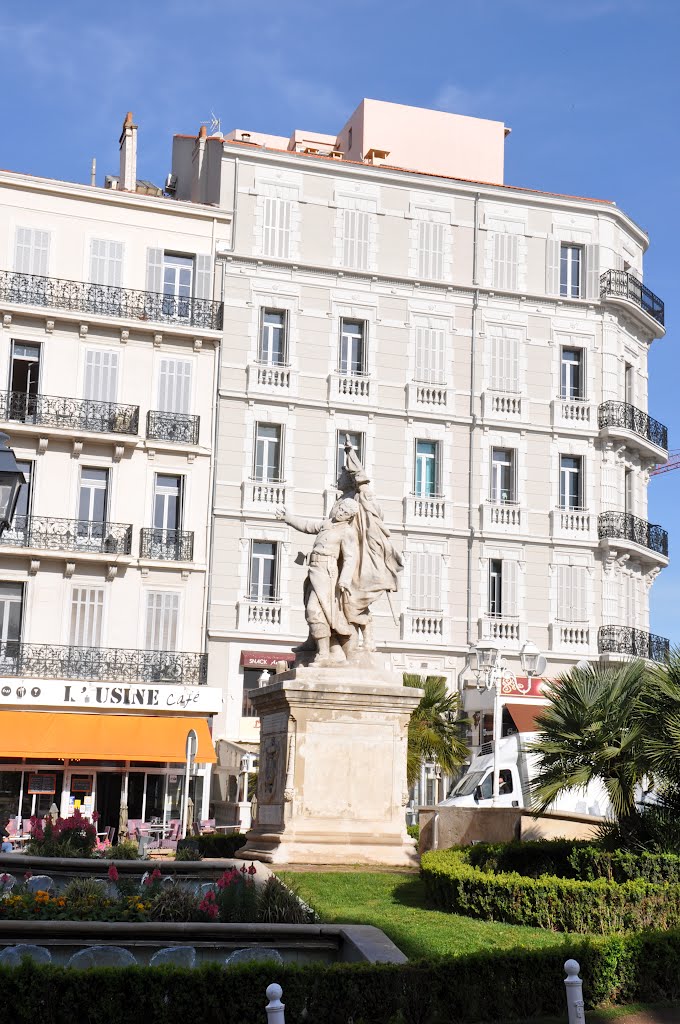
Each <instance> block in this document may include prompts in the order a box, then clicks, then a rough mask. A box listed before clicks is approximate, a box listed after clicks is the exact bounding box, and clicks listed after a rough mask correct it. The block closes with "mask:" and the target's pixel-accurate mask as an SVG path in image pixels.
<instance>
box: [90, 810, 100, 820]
mask: <svg viewBox="0 0 680 1024" xmlns="http://www.w3.org/2000/svg"><path fill="white" fill-rule="evenodd" d="M99 818H100V814H99V811H94V812H93V814H92V820H93V821H99Z"/></svg>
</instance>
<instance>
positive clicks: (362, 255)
mask: <svg viewBox="0 0 680 1024" xmlns="http://www.w3.org/2000/svg"><path fill="white" fill-rule="evenodd" d="M370 224H371V214H370V213H367V212H365V211H364V210H343V211H342V263H343V266H345V267H351V268H352V269H354V270H368V248H369V239H370Z"/></svg>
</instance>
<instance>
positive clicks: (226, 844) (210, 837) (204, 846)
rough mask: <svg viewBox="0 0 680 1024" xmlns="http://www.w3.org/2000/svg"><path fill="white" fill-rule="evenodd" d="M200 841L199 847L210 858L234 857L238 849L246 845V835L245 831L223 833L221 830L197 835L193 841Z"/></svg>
mask: <svg viewBox="0 0 680 1024" xmlns="http://www.w3.org/2000/svg"><path fill="white" fill-rule="evenodd" d="M193 841H195V842H197V843H198V848H199V850H200V851H201V853H202V854H203V856H204V857H206V858H207V859H208V860H211V859H213V858H223V857H224V858H231V857H234V856H235V854H236V851H237V850H240V849H241V847H242V846H244V845H245V841H246V837H245V834H244V833H243V832H235V833H231V834H230V835H221V834H220V833H219V832H210V833H208V834H207V835H204V836H195V837H194V838H193V839H192V842H193Z"/></svg>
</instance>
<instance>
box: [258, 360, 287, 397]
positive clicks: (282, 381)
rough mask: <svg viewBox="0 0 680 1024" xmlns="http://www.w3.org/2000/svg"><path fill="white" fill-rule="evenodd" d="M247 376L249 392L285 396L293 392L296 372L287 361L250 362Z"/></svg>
mask: <svg viewBox="0 0 680 1024" xmlns="http://www.w3.org/2000/svg"><path fill="white" fill-rule="evenodd" d="M247 376H248V382H247V387H248V393H249V394H250V393H255V394H259V395H272V396H276V395H281V396H282V397H284V398H286V397H288V396H289V395H292V394H293V393H294V392H295V384H296V374H295V373H294V371H293V370H291V368H290V365H289V364H288V363H259V362H258V363H250V364H249V365H248V370H247Z"/></svg>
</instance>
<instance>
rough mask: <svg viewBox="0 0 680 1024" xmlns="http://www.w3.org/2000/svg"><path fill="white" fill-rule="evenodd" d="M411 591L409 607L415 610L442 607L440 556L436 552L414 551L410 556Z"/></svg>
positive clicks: (422, 610)
mask: <svg viewBox="0 0 680 1024" xmlns="http://www.w3.org/2000/svg"><path fill="white" fill-rule="evenodd" d="M409 561H410V568H411V588H410V589H411V592H410V595H409V608H410V609H411V610H412V611H416V612H438V611H441V609H442V605H443V602H442V556H441V555H440V554H439V553H438V552H430V551H415V552H414V553H413V554H412V555H411V557H410V560H409Z"/></svg>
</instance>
